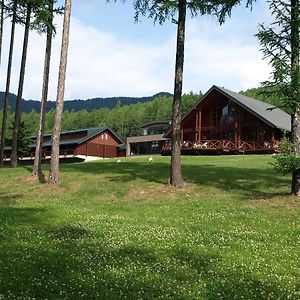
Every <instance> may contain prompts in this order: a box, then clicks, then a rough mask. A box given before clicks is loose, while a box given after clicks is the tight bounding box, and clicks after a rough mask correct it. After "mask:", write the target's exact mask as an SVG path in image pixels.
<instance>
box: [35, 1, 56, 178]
mask: <svg viewBox="0 0 300 300" xmlns="http://www.w3.org/2000/svg"><path fill="white" fill-rule="evenodd" d="M48 2H49V3H46V16H45V17H44V18H43V19H42V21H43V23H44V24H45V27H46V32H47V38H46V51H45V60H44V73H43V87H42V98H41V108H40V120H39V126H38V132H37V140H36V148H35V156H34V164H33V171H32V174H33V175H35V176H37V177H38V178H39V180H40V181H43V180H44V176H43V173H42V167H41V163H42V146H43V139H44V131H45V117H46V104H47V100H48V87H49V75H50V60H51V50H52V35H53V31H54V28H53V5H54V1H53V0H49V1H48Z"/></svg>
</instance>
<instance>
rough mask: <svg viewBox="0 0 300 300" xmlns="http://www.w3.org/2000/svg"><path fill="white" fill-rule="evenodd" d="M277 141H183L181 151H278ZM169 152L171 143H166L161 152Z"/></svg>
mask: <svg viewBox="0 0 300 300" xmlns="http://www.w3.org/2000/svg"><path fill="white" fill-rule="evenodd" d="M278 146H279V141H263V142H257V141H240V142H238V143H235V142H234V141H231V140H201V141H184V142H183V143H182V145H181V150H194V151H198V152H200V151H201V150H207V151H208V150H212V151H224V152H259V151H269V152H276V151H278ZM169 151H171V143H170V142H167V143H165V144H164V145H163V147H162V152H169Z"/></svg>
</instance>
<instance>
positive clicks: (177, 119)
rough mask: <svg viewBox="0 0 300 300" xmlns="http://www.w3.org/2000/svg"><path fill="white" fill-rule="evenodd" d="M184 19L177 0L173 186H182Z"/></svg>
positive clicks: (182, 3) (181, 2)
mask: <svg viewBox="0 0 300 300" xmlns="http://www.w3.org/2000/svg"><path fill="white" fill-rule="evenodd" d="M185 19H186V0H179V3H178V28H177V50H176V64H175V84H174V98H173V111H172V135H171V145H172V157H171V178H170V183H171V185H172V186H174V187H184V186H185V185H186V184H185V182H184V181H183V178H182V173H181V157H180V153H181V143H180V127H181V95H182V82H183V62H184V39H185Z"/></svg>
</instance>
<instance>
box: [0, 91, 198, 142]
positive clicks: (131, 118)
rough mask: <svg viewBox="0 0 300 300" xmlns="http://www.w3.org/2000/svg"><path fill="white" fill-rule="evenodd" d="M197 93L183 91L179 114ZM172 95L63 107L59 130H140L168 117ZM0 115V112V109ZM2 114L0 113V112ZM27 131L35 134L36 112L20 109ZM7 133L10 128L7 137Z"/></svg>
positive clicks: (50, 116) (124, 132)
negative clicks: (111, 105)
mask: <svg viewBox="0 0 300 300" xmlns="http://www.w3.org/2000/svg"><path fill="white" fill-rule="evenodd" d="M199 97H200V95H199V94H193V93H190V94H186V95H183V114H184V113H186V112H187V111H188V110H189V109H190V108H191V107H192V106H193V105H194V104H195V103H196V102H197V100H198V99H199ZM171 107H172V97H171V96H169V97H166V96H159V97H155V99H154V100H152V101H147V102H144V103H142V102H139V103H136V104H131V105H123V104H121V101H118V102H117V104H116V106H115V107H114V108H112V109H110V108H107V107H104V108H100V109H93V110H92V111H88V110H87V109H83V110H79V111H68V110H65V111H64V113H63V118H62V130H63V131H68V130H73V129H80V128H88V127H97V126H110V127H111V128H113V129H114V130H115V131H116V132H118V133H119V134H120V135H122V136H124V137H127V136H132V135H138V134H141V128H140V126H141V125H142V124H143V123H145V122H148V121H153V120H166V119H171V111H172V110H171ZM0 116H1V113H0ZM1 117H2V116H1ZM21 119H22V121H23V122H24V124H25V128H26V131H27V134H28V135H35V134H36V131H37V127H38V120H39V114H38V113H37V112H36V111H35V110H32V111H30V112H29V113H27V112H23V113H22V116H21ZM12 120H13V113H12V112H10V113H9V116H8V124H9V126H11V124H12ZM53 120H54V110H53V109H51V110H50V111H48V113H47V115H46V132H51V130H52V126H53ZM10 137H11V129H9V132H8V139H9V138H10Z"/></svg>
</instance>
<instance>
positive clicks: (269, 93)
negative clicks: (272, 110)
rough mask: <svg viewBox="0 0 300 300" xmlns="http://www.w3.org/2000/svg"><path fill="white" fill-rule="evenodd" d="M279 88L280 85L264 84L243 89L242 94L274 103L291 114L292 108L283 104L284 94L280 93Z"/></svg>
mask: <svg viewBox="0 0 300 300" xmlns="http://www.w3.org/2000/svg"><path fill="white" fill-rule="evenodd" d="M278 90H279V87H278V86H266V85H262V86H260V87H258V88H251V89H248V90H246V91H242V92H241V94H243V95H245V96H248V97H251V98H254V99H257V100H261V101H263V102H266V103H269V104H272V105H274V106H276V107H279V108H280V109H282V110H284V111H285V112H287V113H288V114H291V113H292V110H291V109H290V107H287V106H286V105H284V104H283V99H282V95H281V94H280V93H278Z"/></svg>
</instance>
